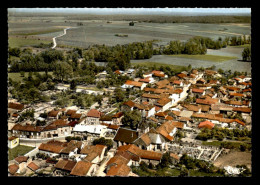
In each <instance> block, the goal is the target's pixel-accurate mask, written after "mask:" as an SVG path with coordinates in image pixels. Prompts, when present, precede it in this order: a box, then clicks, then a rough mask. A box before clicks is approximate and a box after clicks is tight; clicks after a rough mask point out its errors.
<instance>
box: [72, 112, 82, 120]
mask: <svg viewBox="0 0 260 185" xmlns="http://www.w3.org/2000/svg"><path fill="white" fill-rule="evenodd" d="M81 116H82V114H77V113H73V114H71V116H70V118H73V119H80V118H81Z"/></svg>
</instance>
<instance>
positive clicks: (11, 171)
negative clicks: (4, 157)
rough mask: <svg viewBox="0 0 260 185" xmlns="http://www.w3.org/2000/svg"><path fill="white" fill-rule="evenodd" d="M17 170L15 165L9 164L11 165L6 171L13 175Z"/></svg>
mask: <svg viewBox="0 0 260 185" xmlns="http://www.w3.org/2000/svg"><path fill="white" fill-rule="evenodd" d="M18 169H19V166H18V165H17V164H11V165H9V166H8V171H9V173H11V174H12V175H14V174H15V173H16V172H17V170H18Z"/></svg>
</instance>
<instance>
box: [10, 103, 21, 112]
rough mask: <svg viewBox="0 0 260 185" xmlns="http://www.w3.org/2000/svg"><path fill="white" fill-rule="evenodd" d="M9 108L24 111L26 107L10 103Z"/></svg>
mask: <svg viewBox="0 0 260 185" xmlns="http://www.w3.org/2000/svg"><path fill="white" fill-rule="evenodd" d="M8 108H11V109H16V110H22V109H23V108H24V105H23V104H20V103H13V102H9V103H8Z"/></svg>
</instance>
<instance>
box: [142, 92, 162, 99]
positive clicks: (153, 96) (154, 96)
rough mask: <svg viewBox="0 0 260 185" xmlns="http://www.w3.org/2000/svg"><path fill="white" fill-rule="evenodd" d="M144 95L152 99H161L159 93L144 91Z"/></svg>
mask: <svg viewBox="0 0 260 185" xmlns="http://www.w3.org/2000/svg"><path fill="white" fill-rule="evenodd" d="M142 97H144V98H151V99H160V96H159V95H157V94H147V93H144V94H142Z"/></svg>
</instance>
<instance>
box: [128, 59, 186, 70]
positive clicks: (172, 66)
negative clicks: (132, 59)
mask: <svg viewBox="0 0 260 185" xmlns="http://www.w3.org/2000/svg"><path fill="white" fill-rule="evenodd" d="M131 65H132V66H133V67H135V66H138V65H139V66H145V67H154V66H155V67H156V68H159V67H160V66H164V67H167V66H168V67H170V68H171V69H173V70H174V71H176V73H178V72H181V71H185V70H186V67H185V66H178V65H172V64H163V63H157V62H150V61H147V62H136V63H131Z"/></svg>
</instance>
